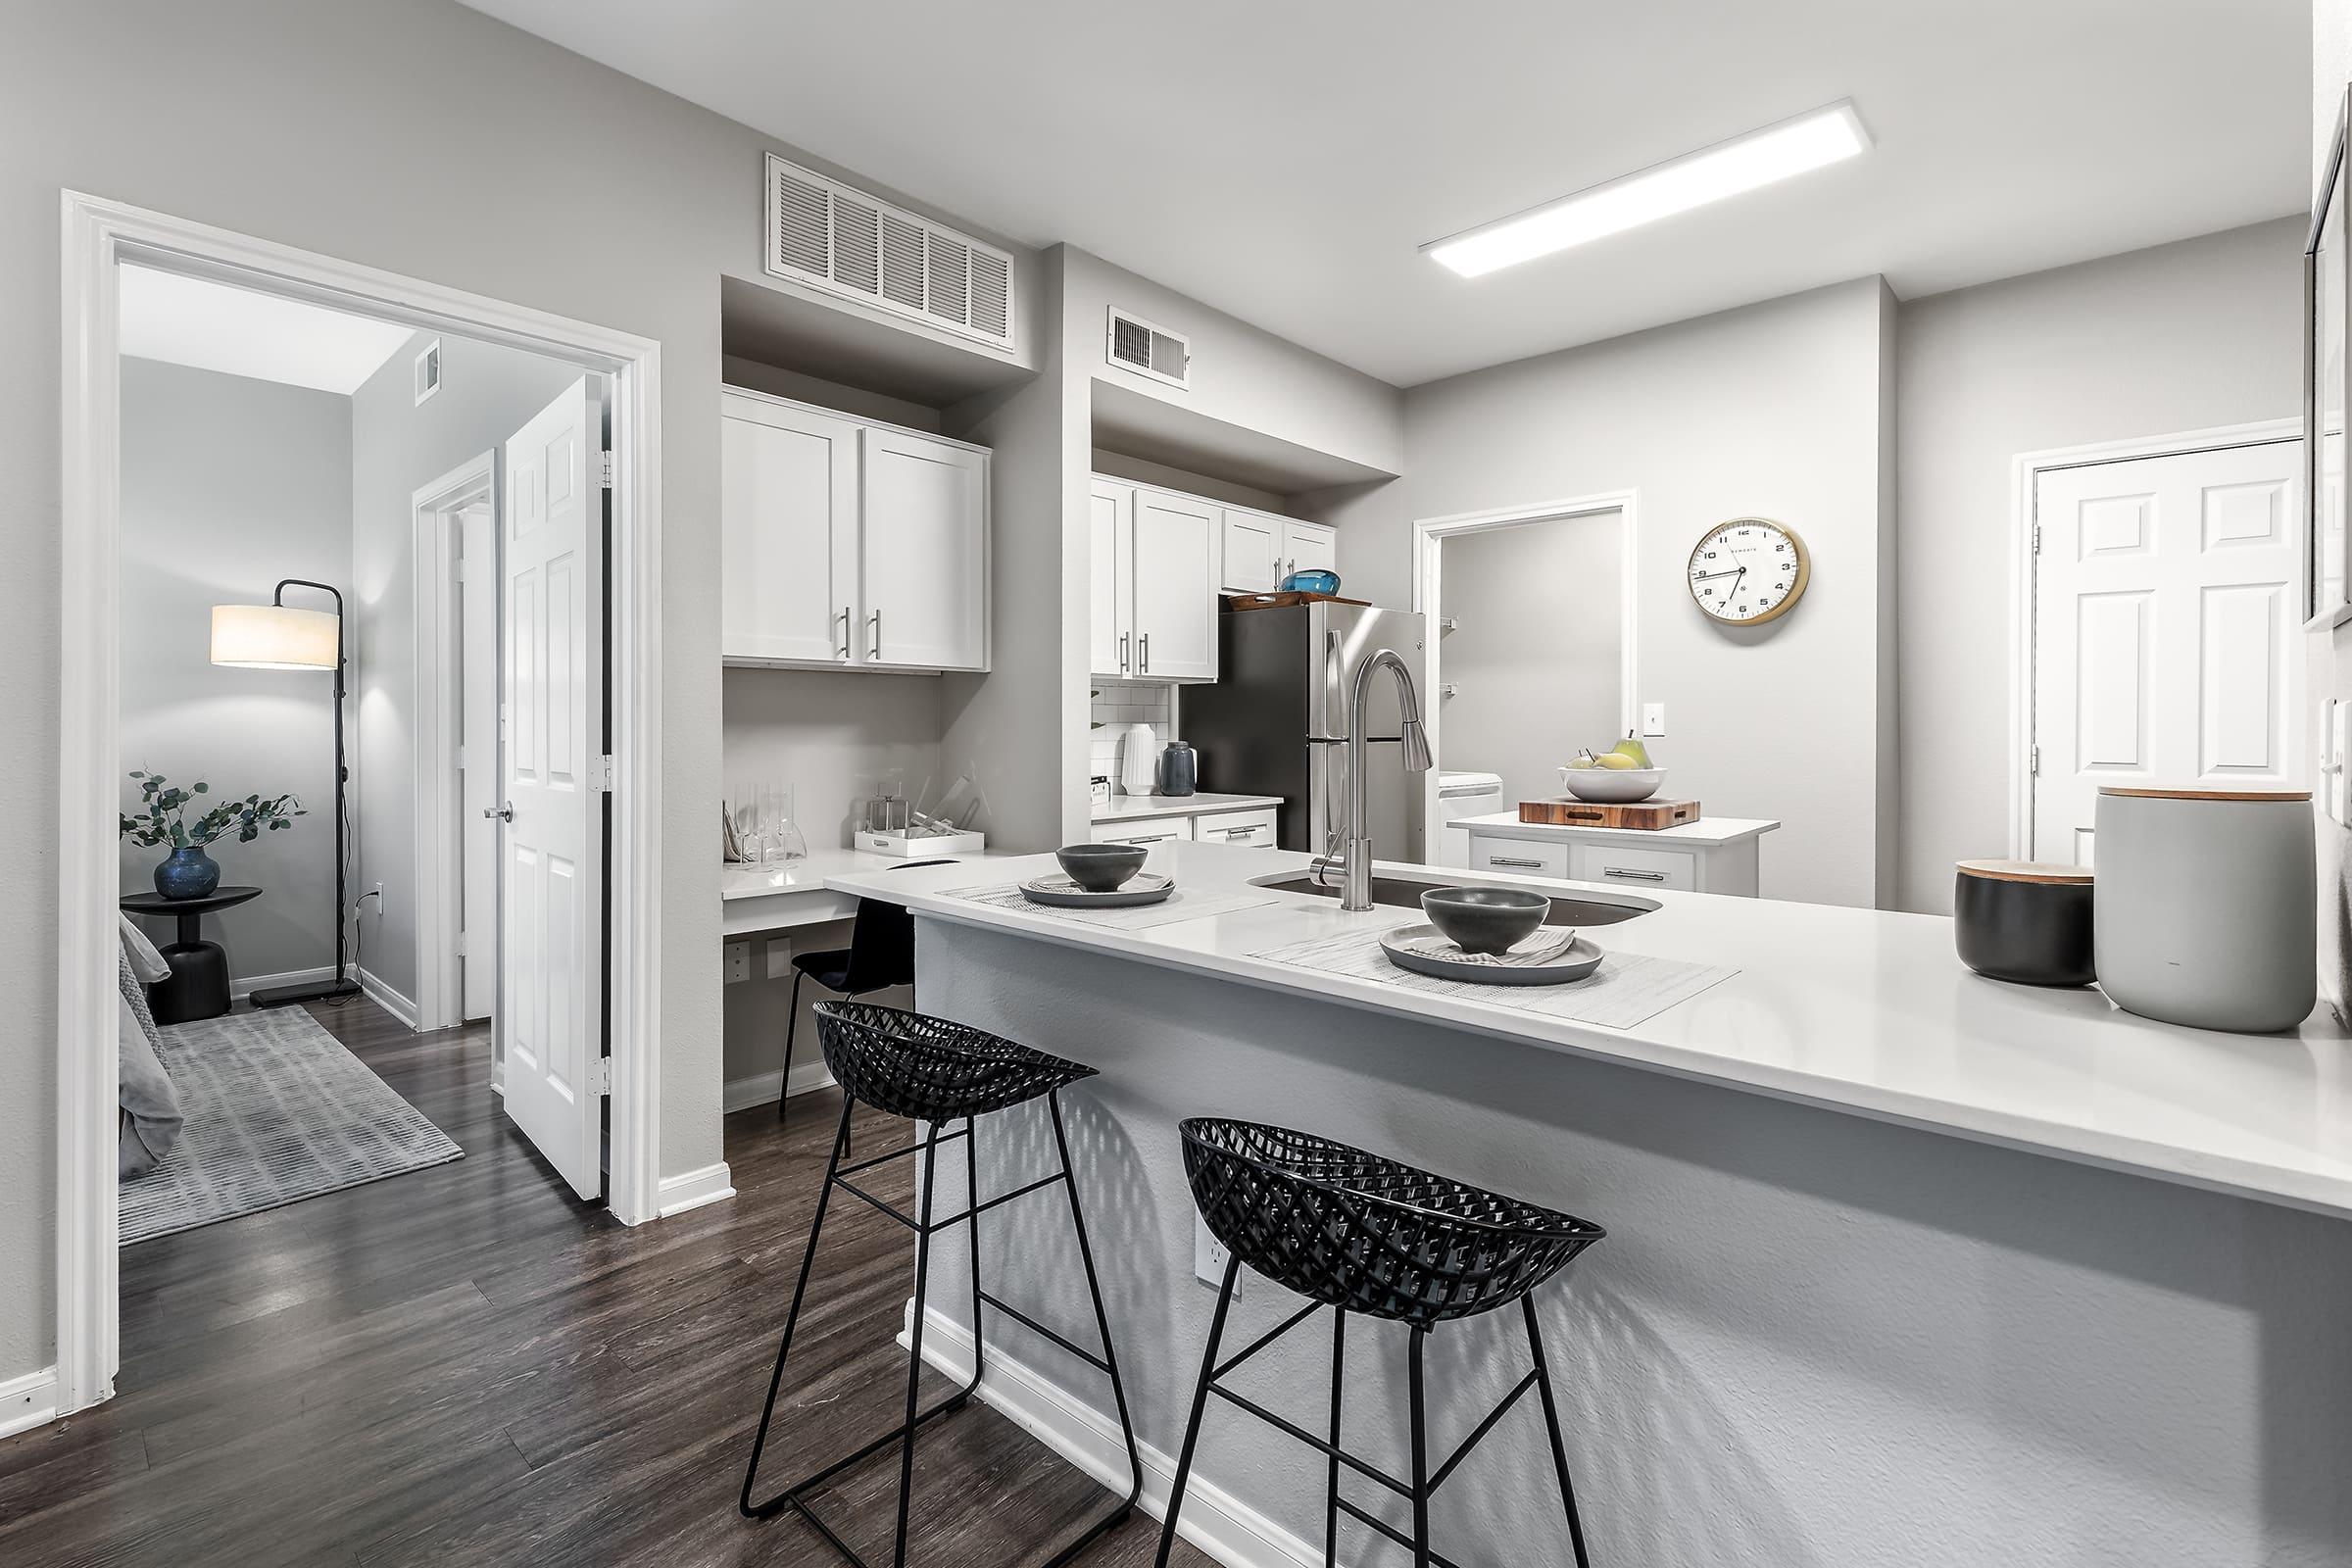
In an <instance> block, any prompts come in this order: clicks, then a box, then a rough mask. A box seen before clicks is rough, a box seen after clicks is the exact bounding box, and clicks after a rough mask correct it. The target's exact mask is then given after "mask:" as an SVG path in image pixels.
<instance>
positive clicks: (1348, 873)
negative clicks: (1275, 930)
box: [1318, 648, 1430, 910]
mask: <svg viewBox="0 0 2352 1568" xmlns="http://www.w3.org/2000/svg"><path fill="white" fill-rule="evenodd" d="M1381 668H1386V669H1387V670H1388V671H1389V673H1390V674H1392V675H1394V676H1396V677H1397V715H1398V717H1399V718H1400V719H1401V721H1402V724H1401V729H1400V735H1401V738H1402V740H1403V742H1404V767H1405V771H1406V772H1408V773H1426V772H1428V771H1429V766H1430V756H1429V734H1428V732H1427V731H1426V730H1424V729H1423V728H1422V727H1421V698H1420V694H1419V693H1417V692H1416V691H1414V690H1413V672H1412V670H1411V669H1410V668H1409V667H1408V666H1407V665H1406V664H1405V662H1404V661H1403V660H1402V659H1399V658H1398V657H1397V651H1396V650H1395V649H1393V648H1383V649H1382V650H1381V651H1380V652H1378V653H1376V654H1374V655H1373V656H1372V657H1371V658H1369V659H1367V660H1365V661H1364V662H1362V663H1360V664H1358V665H1356V667H1355V684H1354V685H1353V687H1352V688H1350V690H1349V691H1348V839H1347V858H1346V860H1345V861H1344V862H1343V863H1342V866H1341V869H1342V871H1343V873H1344V874H1345V877H1346V882H1345V884H1344V885H1343V887H1342V889H1341V893H1340V907H1341V908H1342V909H1349V910H1363V909H1369V908H1371V907H1372V835H1371V834H1370V833H1369V832H1367V831H1366V830H1365V827H1364V819H1365V818H1366V817H1368V816H1370V815H1371V814H1372V803H1371V786H1370V784H1369V783H1368V782H1367V781H1366V779H1365V777H1364V764H1365V762H1366V761H1367V760H1368V759H1367V756H1366V752H1365V748H1364V728H1365V725H1364V699H1365V698H1366V697H1368V696H1370V695H1371V691H1372V672H1373V671H1374V670H1376V669H1381ZM1326 864H1328V862H1326ZM1318 869H1321V867H1318Z"/></svg>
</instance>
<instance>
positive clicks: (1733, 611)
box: [1691, 517, 1813, 626]
mask: <svg viewBox="0 0 2352 1568" xmlns="http://www.w3.org/2000/svg"><path fill="white" fill-rule="evenodd" d="M1812 577H1813V558H1812V557H1810V556H1808V555H1807V554H1805V542H1804V541H1803V540H1802V539H1799V538H1798V537H1797V536H1796V533H1795V530H1793V529H1791V528H1789V527H1788V526H1787V525H1785V524H1783V523H1778V522H1775V521H1773V520H1772V519H1771V518H1770V517H1734V518H1733V519H1732V520H1731V521H1729V522H1719V523H1717V524H1716V525H1715V526H1714V527H1712V528H1710V529H1708V530H1707V532H1706V534H1705V535H1704V537H1702V538H1701V539H1700V540H1699V541H1698V543H1697V544H1696V545H1694V546H1692V547H1691V602H1692V603H1694V604H1696V605H1697V606H1698V608H1699V609H1701V610H1703V611H1705V612H1706V613H1707V614H1708V615H1709V616H1711V617H1712V618H1714V619H1716V620H1719V621H1721V622H1723V623H1724V624H1725V625H1727V626H1761V625H1763V624H1764V622H1766V621H1768V620H1778V619H1779V618H1780V617H1781V616H1783V615H1786V614H1787V613H1789V611H1790V610H1791V609H1792V608H1794V606H1795V604H1796V602H1797V600H1799V599H1801V598H1803V597H1804V592H1805V584H1806V583H1808V582H1810V581H1811V580H1812Z"/></svg>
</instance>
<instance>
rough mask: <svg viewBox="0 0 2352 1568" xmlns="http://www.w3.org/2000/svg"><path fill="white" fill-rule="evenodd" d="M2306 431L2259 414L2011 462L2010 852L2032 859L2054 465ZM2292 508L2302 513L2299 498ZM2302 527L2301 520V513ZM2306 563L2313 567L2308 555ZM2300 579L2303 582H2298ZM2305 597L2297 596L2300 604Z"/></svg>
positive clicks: (2253, 442) (2295, 436)
mask: <svg viewBox="0 0 2352 1568" xmlns="http://www.w3.org/2000/svg"><path fill="white" fill-rule="evenodd" d="M2302 439H2303V421H2302V420H2301V419H2259V420H2256V421H2255V422H2253V423H2251V424H2224V425H2216V426H2214V427H2212V428H2211V429H2206V430H2181V431H2177V432H2175V433H2174V434H2172V435H2153V436H2137V437H2133V438H2131V439H2130V440H2124V441H2094V442H2091V443H2089V444H2088V445H2086V446H2078V447H2052V448H2049V449H2048V450H2047V451H2042V452H2021V453H2019V454H2018V455H2017V456H2016V457H2015V458H2014V459H2012V460H2011V461H2010V465H2009V473H2010V480H2009V573H2010V592H2009V857H2010V858H2011V859H2020V860H2022V859H2028V858H2032V855H2033V845H2034V767H2033V762H2032V758H2033V754H2034V492H2035V490H2036V489H2037V488H2038V486H2039V484H2040V481H2041V476H2042V475H2043V474H2045V473H2047V472H2049V471H2051V470H2052V469H2054V468H2081V467H2087V466H2091V465H2093V464H2100V463H2130V462H2131V461H2132V460H2134V459H2137V458H2172V457H2180V456H2181V455H2182V454H2184V453H2190V452H2212V451H2215V450H2217V449H2219V448H2222V447H2248V446H2261V445H2264V444H2266V443H2268V442H2272V441H2300V440H2302ZM2290 515H2292V516H2294V517H2297V518H2300V517H2301V516H2302V511H2301V508H2300V505H2299V504H2298V506H2297V507H2296V508H2295V509H2294V510H2293V511H2292V512H2291V514H2290ZM2295 526H2296V527H2297V528H2298V529H2300V528H2301V526H2302V524H2301V523H2300V522H2299V521H2298V522H2297V523H2296V525H2295ZM2303 569H2304V570H2306V571H2309V570H2310V569H2311V567H2310V563H2309V562H2306V563H2305V564H2304V568H2303ZM2299 586H2300V585H2299ZM2301 602H2302V601H2301V600H2298V601H2297V603H2298V604H2300V603H2301Z"/></svg>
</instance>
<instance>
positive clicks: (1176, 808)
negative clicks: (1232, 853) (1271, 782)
mask: <svg viewBox="0 0 2352 1568" xmlns="http://www.w3.org/2000/svg"><path fill="white" fill-rule="evenodd" d="M1281 804H1282V797H1281V796H1279V795H1210V794H1207V793H1205V792H1203V793H1201V794H1199V795H1113V796H1112V797H1111V798H1110V804H1109V805H1108V806H1098V807H1096V808H1095V810H1094V817H1093V820H1094V821H1096V822H1099V823H1100V822H1135V821H1142V820H1147V819H1149V818H1152V817H1163V816H1200V815H1201V814H1202V813H1204V812H1207V811H1253V810H1257V809H1260V808H1263V807H1269V806H1280V805H1281Z"/></svg>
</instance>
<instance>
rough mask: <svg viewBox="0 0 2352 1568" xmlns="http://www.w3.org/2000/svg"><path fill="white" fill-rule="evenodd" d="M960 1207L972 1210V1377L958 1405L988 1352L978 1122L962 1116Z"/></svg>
mask: <svg viewBox="0 0 2352 1568" xmlns="http://www.w3.org/2000/svg"><path fill="white" fill-rule="evenodd" d="M963 1206H964V1207H965V1208H966V1209H969V1210H971V1211H972V1212H971V1215H970V1217H969V1219H968V1220H967V1221H966V1222H965V1224H966V1228H967V1229H968V1230H969V1231H970V1233H971V1246H972V1377H971V1381H970V1382H968V1383H966V1384H965V1385H964V1386H963V1395H962V1396H961V1397H958V1398H957V1400H956V1403H958V1404H961V1403H962V1402H963V1400H964V1399H965V1398H969V1397H971V1395H972V1394H973V1393H974V1392H975V1391H976V1390H978V1389H979V1387H980V1370H981V1363H982V1361H983V1359H984V1358H985V1357H986V1355H987V1353H988V1352H987V1351H986V1349H984V1348H983V1347H984V1346H985V1345H986V1343H987V1341H986V1337H985V1336H984V1335H983V1334H982V1333H981V1330H980V1296H981V1289H980V1215H979V1212H978V1210H979V1207H980V1122H979V1119H978V1118H977V1117H973V1116H966V1117H964V1118H963Z"/></svg>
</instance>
